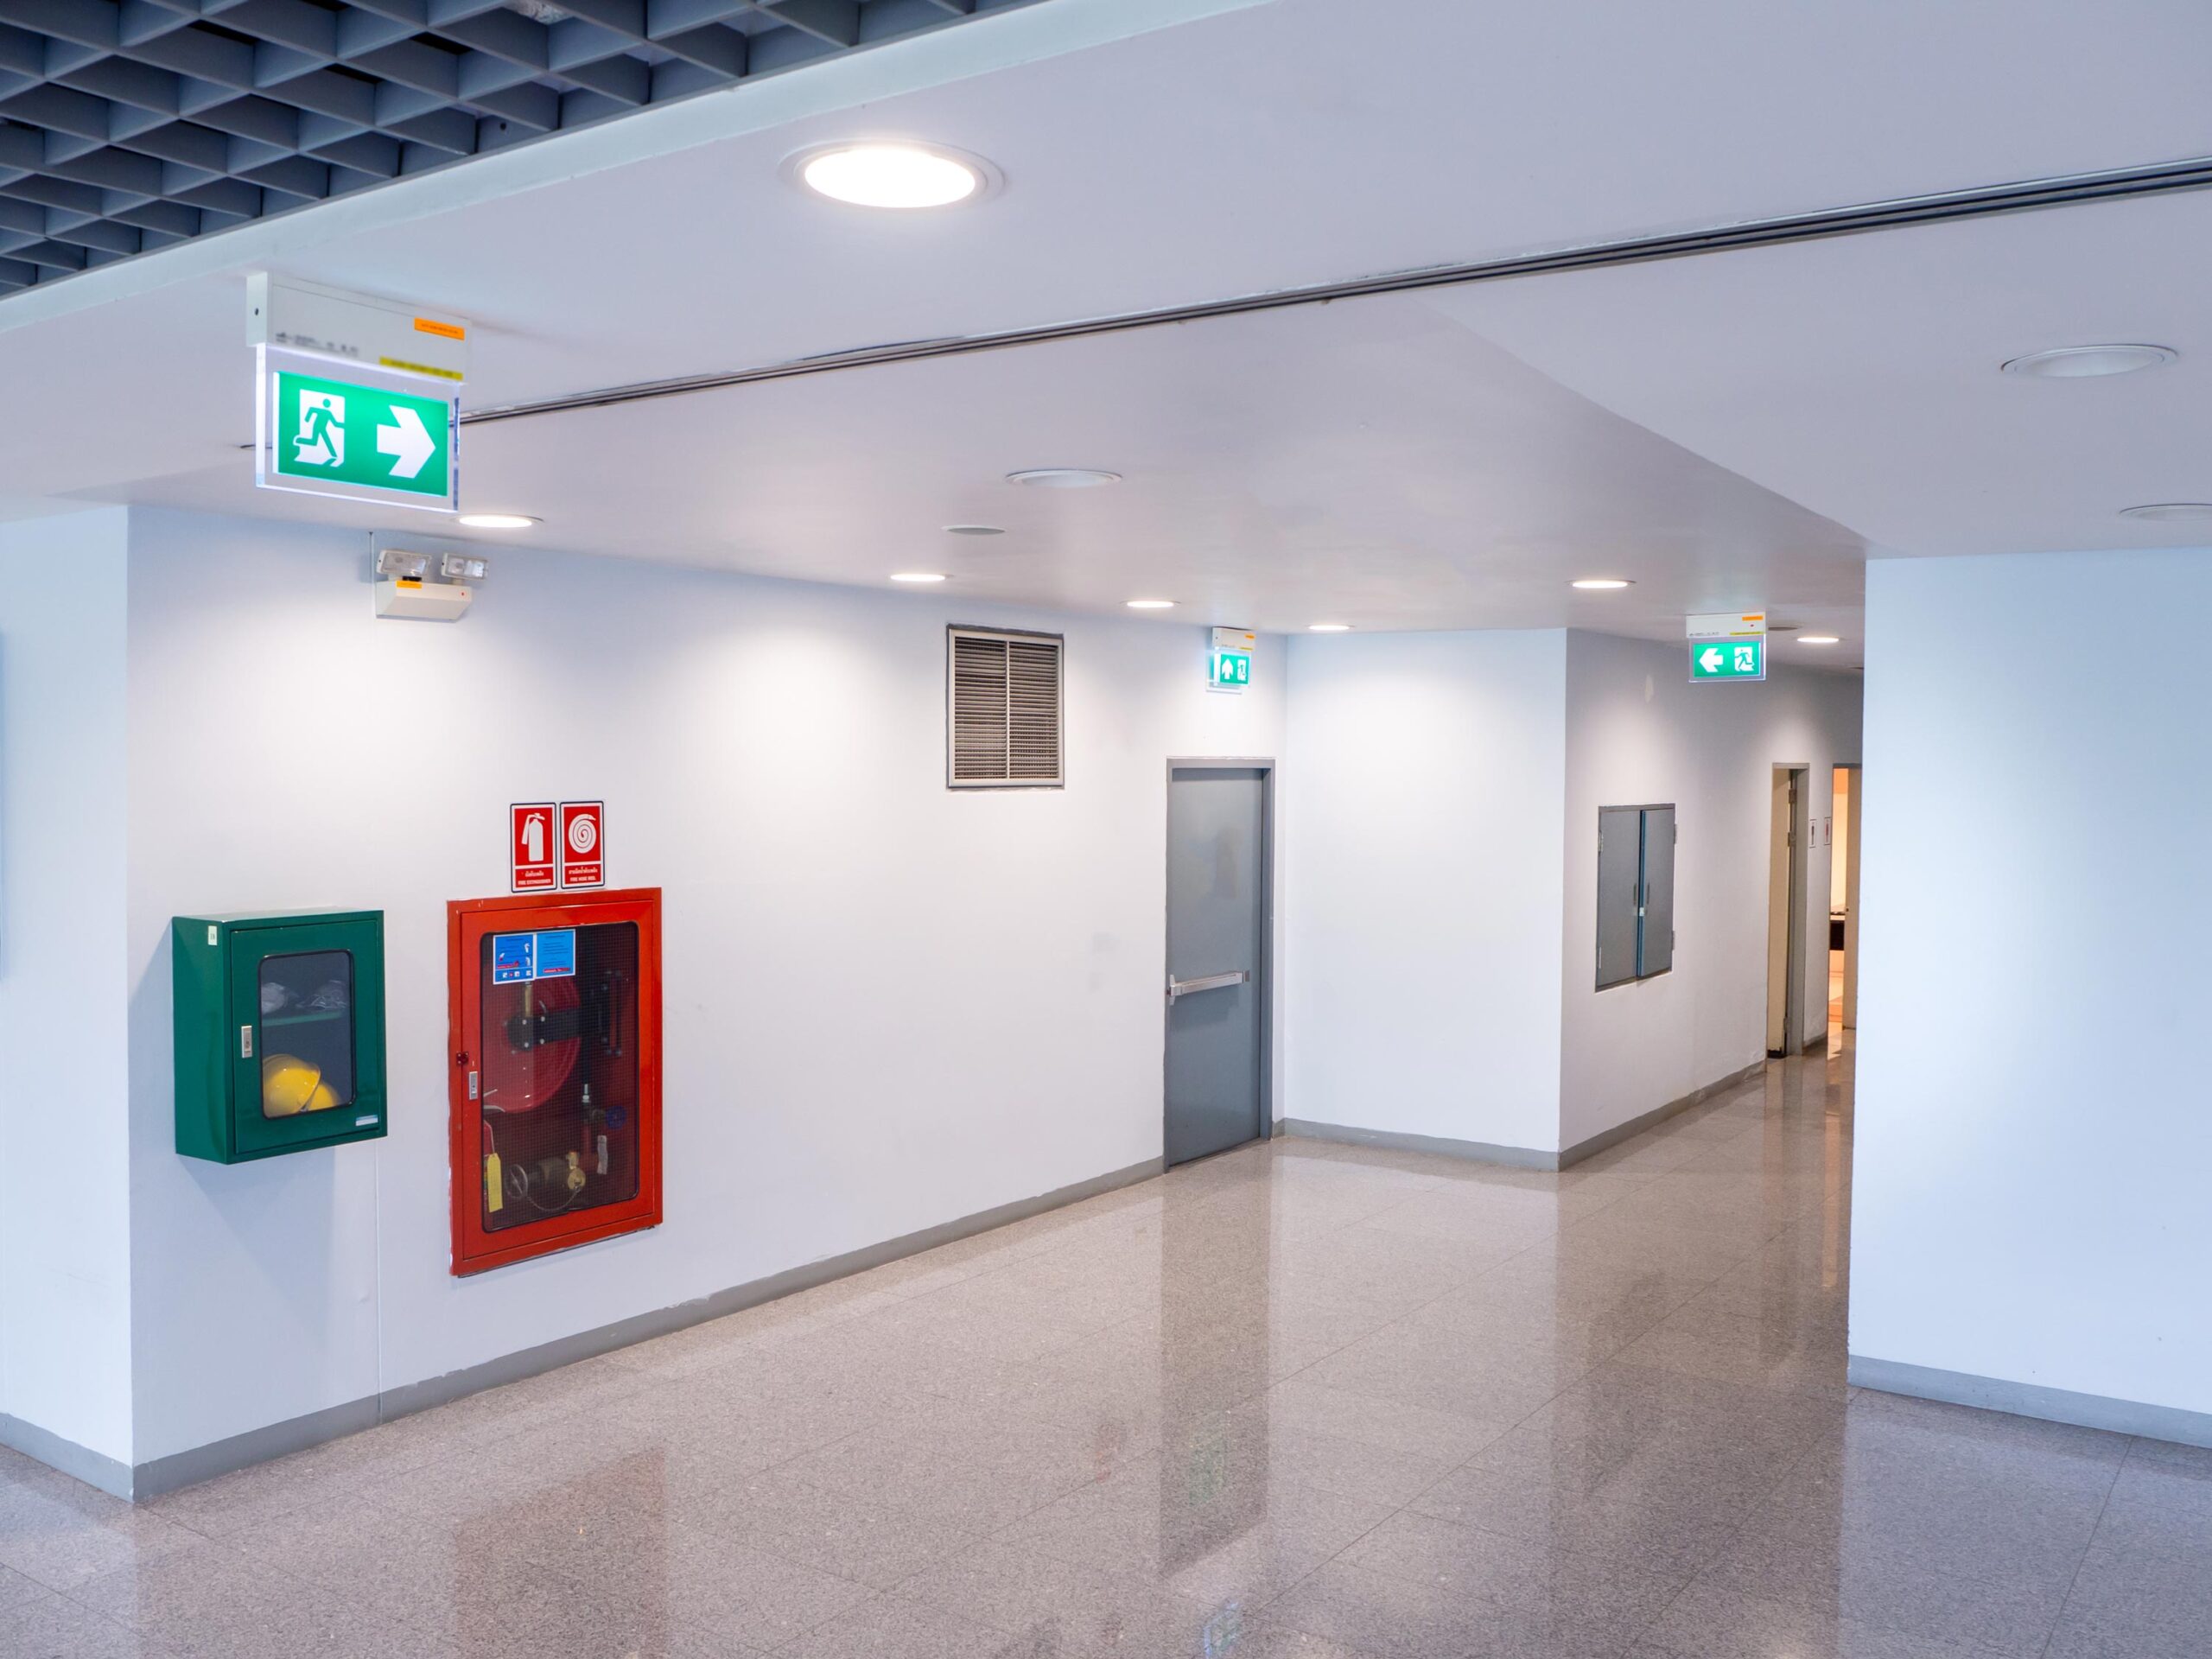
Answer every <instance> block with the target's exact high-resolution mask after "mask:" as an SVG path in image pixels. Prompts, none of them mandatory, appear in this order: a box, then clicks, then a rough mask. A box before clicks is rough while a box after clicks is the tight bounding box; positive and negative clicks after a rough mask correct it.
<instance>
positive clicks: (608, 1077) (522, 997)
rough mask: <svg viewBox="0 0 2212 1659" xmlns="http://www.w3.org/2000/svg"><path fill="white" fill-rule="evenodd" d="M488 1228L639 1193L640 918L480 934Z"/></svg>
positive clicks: (481, 1079) (481, 1075) (481, 1097)
mask: <svg viewBox="0 0 2212 1659" xmlns="http://www.w3.org/2000/svg"><path fill="white" fill-rule="evenodd" d="M481 949H482V952H483V955H482V959H481V961H480V963H479V964H478V966H479V969H480V974H481V980H480V983H481V984H482V986H483V997H482V1004H481V1006H482V1029H481V1030H480V1032H479V1033H478V1034H477V1043H478V1048H477V1054H478V1057H479V1059H480V1073H479V1080H478V1086H479V1090H480V1095H479V1102H478V1104H479V1107H480V1111H481V1113H482V1116H483V1122H484V1160H485V1169H484V1184H483V1192H482V1193H481V1195H480V1198H479V1200H478V1202H479V1203H480V1205H481V1206H482V1217H483V1225H484V1228H485V1230H486V1231H487V1232H497V1231H499V1230H503V1229H505V1228H510V1227H518V1226H522V1225H524V1224H526V1223H529V1222H533V1221H538V1220H542V1219H543V1218H544V1217H548V1216H556V1215H569V1214H573V1213H575V1212H576V1211H584V1210H592V1209H596V1208H598V1207H600V1206H601V1205H609V1204H622V1203H626V1202H628V1201H629V1200H630V1199H632V1198H635V1197H637V1195H638V1173H639V1166H638V1041H637V1026H638V925H637V924H636V923H635V922H609V923H602V924H600V925H594V926H587V927H568V928H557V929H552V930H548V931H522V932H511V933H499V932H493V933H486V935H485V936H484V938H483V943H482V947H481Z"/></svg>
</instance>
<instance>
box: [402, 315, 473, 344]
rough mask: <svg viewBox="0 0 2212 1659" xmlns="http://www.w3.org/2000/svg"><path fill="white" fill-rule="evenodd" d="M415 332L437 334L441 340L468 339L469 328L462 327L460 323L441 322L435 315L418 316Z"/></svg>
mask: <svg viewBox="0 0 2212 1659" xmlns="http://www.w3.org/2000/svg"><path fill="white" fill-rule="evenodd" d="M415 332H416V334H435V335H437V337H438V338H439V339H441V340H467V338H468V330H467V329H466V328H463V327H461V325H460V324H458V323H453V322H440V321H438V320H437V319H436V318H435V317H417V318H416V319H415Z"/></svg>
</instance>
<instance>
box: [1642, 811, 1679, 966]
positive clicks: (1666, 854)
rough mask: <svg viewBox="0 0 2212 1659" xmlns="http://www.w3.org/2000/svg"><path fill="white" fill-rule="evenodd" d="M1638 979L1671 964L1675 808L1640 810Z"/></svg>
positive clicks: (1673, 930) (1673, 932)
mask: <svg viewBox="0 0 2212 1659" xmlns="http://www.w3.org/2000/svg"><path fill="white" fill-rule="evenodd" d="M1638 943H1639V946H1640V948H1639V950H1638V951H1637V964H1636V966H1637V976H1638V977H1640V978H1648V977H1649V976H1651V975H1653V974H1663V973H1665V972H1666V971H1667V970H1668V969H1669V968H1672V967H1673V966H1674V965H1675V809H1674V808H1673V807H1671V806H1648V807H1646V808H1644V810H1643V937H1642V938H1641V939H1640V940H1639V941H1638Z"/></svg>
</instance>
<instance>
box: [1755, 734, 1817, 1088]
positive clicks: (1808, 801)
mask: <svg viewBox="0 0 2212 1659" xmlns="http://www.w3.org/2000/svg"><path fill="white" fill-rule="evenodd" d="M1813 771H1814V768H1813V763H1812V762H1811V761H1809V760H1777V761H1775V762H1774V763H1773V765H1772V766H1771V767H1770V771H1769V778H1770V779H1772V778H1775V777H1780V778H1783V779H1784V780H1785V782H1786V783H1787V784H1788V785H1789V793H1790V801H1789V846H1788V848H1787V849H1786V850H1787V851H1788V854H1789V870H1788V880H1787V881H1786V883H1785V884H1784V885H1785V887H1786V889H1787V893H1786V896H1785V897H1784V899H1783V903H1784V904H1785V905H1787V906H1789V931H1788V933H1787V934H1786V936H1785V938H1784V941H1783V952H1782V957H1783V967H1782V971H1783V975H1784V976H1785V983H1784V985H1783V1004H1782V1053H1781V1056H1780V1058H1785V1059H1786V1058H1789V1057H1790V1056H1792V1055H1796V1054H1802V1053H1803V1052H1805V1048H1806V1044H1807V1039H1806V1036H1805V960H1806V950H1805V899H1806V892H1805V870H1806V863H1807V861H1806V857H1805V852H1806V848H1805V842H1806V839H1807V837H1808V834H1809V832H1810V830H1811V828H1812V810H1813ZM1769 788H1770V789H1771V788H1772V784H1771V782H1770V784H1769ZM1770 823H1771V818H1770ZM1773 856H1774V847H1773V842H1772V841H1771V838H1770V840H1769V842H1768V846H1767V857H1768V859H1769V860H1770V861H1771V860H1772V858H1773ZM1768 868H1769V871H1770V873H1771V870H1772V868H1773V867H1772V865H1771V863H1770V864H1769V866H1768ZM1770 892H1771V887H1770ZM1821 913H1822V914H1823V915H1825V914H1826V913H1827V907H1826V906H1822V907H1821ZM1773 925H1774V921H1773V917H1772V915H1771V913H1770V915H1769V917H1768V919H1767V926H1768V928H1769V929H1770V930H1771V929H1772V927H1773ZM1770 937H1771V935H1770ZM1822 938H1823V941H1824V943H1823V945H1822V950H1821V961H1822V963H1826V962H1827V948H1826V944H1825V939H1826V934H1825V931H1824V932H1823V934H1822ZM1771 962H1772V958H1771V957H1769V963H1770V969H1769V971H1770V972H1771ZM1821 986H1822V990H1821V1037H1822V1039H1823V1040H1825V1039H1826V1038H1827V990H1826V986H1827V973H1826V971H1825V970H1823V972H1822V974H1821ZM1773 996H1774V987H1773V986H1772V984H1771V983H1770V984H1769V985H1768V987H1767V998H1768V1001H1769V1003H1771V1001H1772V999H1773ZM1767 1058H1769V1059H1773V1058H1777V1056H1776V1054H1775V1052H1774V1051H1773V1050H1772V1049H1769V1050H1768V1051H1767Z"/></svg>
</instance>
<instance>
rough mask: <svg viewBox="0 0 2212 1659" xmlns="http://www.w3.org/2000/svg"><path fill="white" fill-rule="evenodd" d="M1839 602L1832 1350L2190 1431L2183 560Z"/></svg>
mask: <svg viewBox="0 0 2212 1659" xmlns="http://www.w3.org/2000/svg"><path fill="white" fill-rule="evenodd" d="M1866 585H1867V627H1866V634H1867V641H1868V645H1869V647H1870V653H1869V658H1868V662H1867V670H1866V751H1867V753H1866V785H1865V786H1866V801H1865V804H1864V805H1863V807H1862V809H1861V819H1860V829H1861V831H1862V835H1861V842H1862V846H1861V851H1860V855H1859V857H1860V866H1859V869H1860V874H1859V883H1860V891H1859V898H1860V906H1861V909H1862V911H1863V912H1864V915H1865V918H1866V926H1865V931H1864V932H1863V934H1862V935H1861V950H1862V951H1863V953H1864V955H1863V960H1862V979H1861V986H1860V993H1859V995H1860V999H1861V1007H1860V1015H1861V1018H1860V1022H1859V1081H1858V1090H1859V1096H1858V1097H1859V1110H1858V1148H1859V1150H1858V1160H1857V1163H1858V1172H1859V1173H1858V1175H1857V1178H1856V1180H1855V1182H1854V1201H1853V1208H1852V1287H1851V1348H1852V1351H1853V1355H1854V1356H1857V1357H1864V1358H1871V1359H1876V1360H1886V1361H1892V1362H1899V1363H1906V1364H1911V1365H1918V1366H1926V1367H1931V1368H1935V1369H1936V1370H1947V1371H1956V1372H1963V1373H1966V1374H1967V1375H1969V1376H1977V1377H1991V1378H1997V1379H1999V1380H2001V1381H2005V1382H2009V1383H2027V1384H2032V1385H2036V1386H2039V1387H2044V1388H2053V1389H2069V1390H2072V1391H2075V1392H2077V1393H2083V1394H2090V1395H2103V1396H2107V1397H2108V1398H2113V1399H2118V1400H2121V1401H2126V1402H2138V1403H2142V1404H2149V1405H2155V1406H2165V1407H2172V1408H2181V1409H2183V1410H2189V1411H2196V1412H2212V1317H2208V1307H2212V1300H2208V1298H2212V1291H2209V1290H2208V1287H2212V1203H2208V1202H2207V1198H2206V1188H2207V1181H2208V1172H2212V1109H2208V1106H2207V1100H2206V1089H2205V1082H2204V1058H2203V1033H2204V1031H2205V1029H2206V1019H2205V1012H2204V1008H2205V964H2206V944H2205V942H2206V940H2207V939H2208V938H2212V862H2208V861H2207V859H2206V857H2205V835H2206V826H2207V824H2208V823H2212V772H2208V767H2207V758H2208V754H2212V744H2208V741H2207V738H2206V723H2205V722H2206V709H2207V707H2208V704H2207V695H2206V694H2207V675H2206V670H2205V667H2204V645H2203V629H2204V621H2203V619H2204V617H2205V616H2206V614H2207V613H2208V612H2212V552H2208V551H2206V550H2170V551H2163V552H2144V553H2099V554H2060V555H2050V556H2015V557H2005V558H2001V559H2000V558H1957V559H1942V560H1923V561H1880V562H1877V563H1873V564H1872V565H1870V566H1869V567H1868V571H1867V584H1866Z"/></svg>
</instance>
